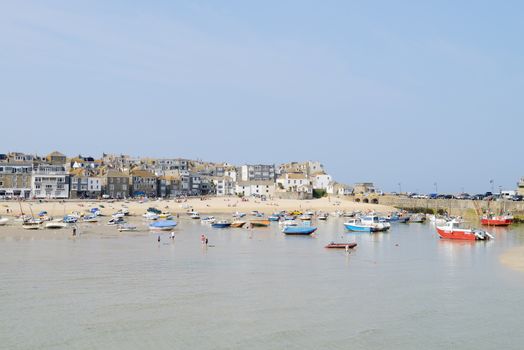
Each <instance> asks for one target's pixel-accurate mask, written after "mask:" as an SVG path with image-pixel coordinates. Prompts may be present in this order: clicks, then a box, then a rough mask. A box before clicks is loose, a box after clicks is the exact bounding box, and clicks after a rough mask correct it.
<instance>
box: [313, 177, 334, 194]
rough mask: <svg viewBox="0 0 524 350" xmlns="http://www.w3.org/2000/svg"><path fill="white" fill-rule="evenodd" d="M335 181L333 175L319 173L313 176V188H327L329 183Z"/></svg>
mask: <svg viewBox="0 0 524 350" xmlns="http://www.w3.org/2000/svg"><path fill="white" fill-rule="evenodd" d="M331 181H333V179H332V178H331V175H327V174H319V175H314V176H313V188H314V189H318V190H327V188H328V186H329V183H330V182H331Z"/></svg>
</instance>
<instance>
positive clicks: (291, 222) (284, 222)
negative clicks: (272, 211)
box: [278, 220, 298, 226]
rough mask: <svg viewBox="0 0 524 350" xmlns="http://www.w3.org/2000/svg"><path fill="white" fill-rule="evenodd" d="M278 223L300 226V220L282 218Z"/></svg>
mask: <svg viewBox="0 0 524 350" xmlns="http://www.w3.org/2000/svg"><path fill="white" fill-rule="evenodd" d="M278 224H279V225H280V226H298V222H297V221H295V220H282V221H279V222H278Z"/></svg>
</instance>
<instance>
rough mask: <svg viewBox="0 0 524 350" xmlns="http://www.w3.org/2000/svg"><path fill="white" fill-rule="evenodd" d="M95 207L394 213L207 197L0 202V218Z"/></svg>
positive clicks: (318, 202)
mask: <svg viewBox="0 0 524 350" xmlns="http://www.w3.org/2000/svg"><path fill="white" fill-rule="evenodd" d="M93 207H98V208H100V209H101V212H102V215H111V214H113V213H114V212H116V211H118V210H119V209H120V208H122V207H127V208H128V209H129V213H130V215H142V214H144V213H145V212H146V210H147V208H149V207H155V208H157V209H160V210H162V211H166V212H171V213H172V214H177V213H186V212H187V211H190V210H194V211H197V212H199V213H201V214H227V213H234V212H236V211H239V212H250V211H252V210H258V211H260V212H263V213H265V214H266V215H270V214H271V213H273V212H275V211H281V210H302V211H303V210H313V211H324V212H328V213H331V212H335V211H337V210H340V211H362V212H366V211H376V212H379V213H389V212H392V211H395V210H396V209H395V208H394V207H390V206H385V205H379V204H365V203H356V202H353V201H349V200H345V199H341V198H321V199H312V200H289V199H274V200H268V201H260V200H255V199H251V198H250V199H249V200H247V201H242V200H241V199H240V198H237V197H210V198H205V199H201V198H188V199H187V200H182V202H177V201H175V200H149V201H109V200H101V201H89V200H79V201H63V202H60V201H49V202H47V201H44V202H39V201H25V202H20V203H19V202H15V201H3V202H0V216H7V217H10V216H11V217H14V216H19V215H20V214H21V212H22V213H24V214H26V215H34V216H36V215H37V214H38V213H39V212H41V211H47V213H48V215H50V216H55V217H56V216H63V215H65V214H69V213H72V212H80V213H83V212H88V211H89V209H90V208H93ZM31 212H32V213H31Z"/></svg>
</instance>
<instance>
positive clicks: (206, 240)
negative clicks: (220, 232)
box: [206, 237, 209, 246]
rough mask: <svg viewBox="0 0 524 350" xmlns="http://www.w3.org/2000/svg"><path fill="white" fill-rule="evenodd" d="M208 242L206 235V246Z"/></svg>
mask: <svg viewBox="0 0 524 350" xmlns="http://www.w3.org/2000/svg"><path fill="white" fill-rule="evenodd" d="M208 243H209V241H208V239H207V237H206V246H207V244H208Z"/></svg>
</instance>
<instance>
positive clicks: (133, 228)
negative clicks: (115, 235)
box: [118, 224, 136, 232]
mask: <svg viewBox="0 0 524 350" xmlns="http://www.w3.org/2000/svg"><path fill="white" fill-rule="evenodd" d="M118 231H119V232H133V231H136V226H133V225H129V224H123V225H118Z"/></svg>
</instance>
